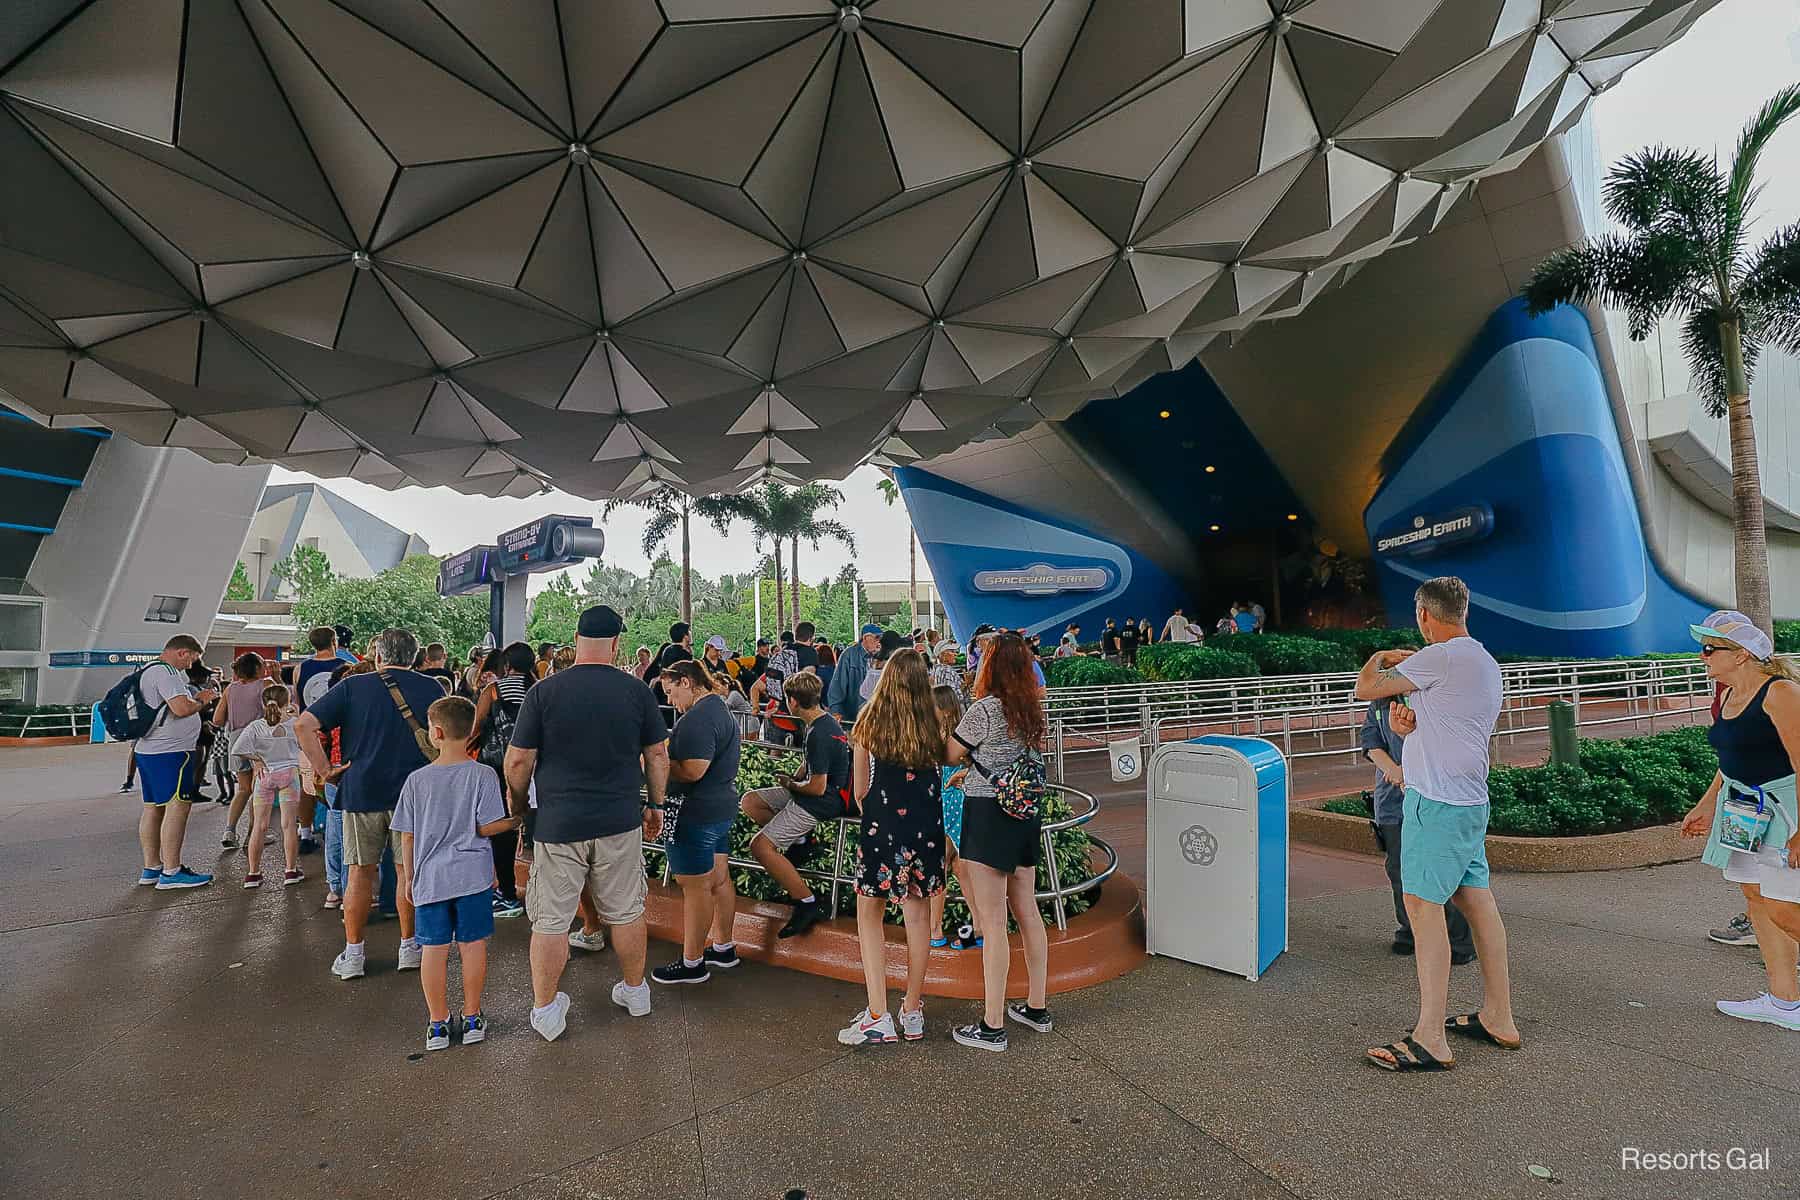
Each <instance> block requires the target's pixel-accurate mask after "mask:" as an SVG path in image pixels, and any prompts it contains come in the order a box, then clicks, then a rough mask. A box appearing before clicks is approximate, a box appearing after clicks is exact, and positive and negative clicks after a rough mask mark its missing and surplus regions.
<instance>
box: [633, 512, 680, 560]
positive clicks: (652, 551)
mask: <svg viewBox="0 0 1800 1200" xmlns="http://www.w3.org/2000/svg"><path fill="white" fill-rule="evenodd" d="M680 524H681V516H680V514H679V513H677V512H676V511H675V510H674V509H672V508H659V509H653V510H652V512H651V517H650V522H649V524H647V525H645V526H644V538H643V541H642V543H641V545H642V547H643V551H644V557H645V558H650V559H654V558H655V557H656V550H657V547H659V546H661V545H662V544H663V543H664V542H666V541H668V540H669V535H670V534H672V533H674V532H675V529H676V526H678V525H680Z"/></svg>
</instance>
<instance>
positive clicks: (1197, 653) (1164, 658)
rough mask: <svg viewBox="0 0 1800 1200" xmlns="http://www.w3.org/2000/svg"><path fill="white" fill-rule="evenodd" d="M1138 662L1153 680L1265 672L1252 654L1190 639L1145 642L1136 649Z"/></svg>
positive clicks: (1222, 677) (1139, 666) (1230, 676)
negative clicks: (1197, 642)
mask: <svg viewBox="0 0 1800 1200" xmlns="http://www.w3.org/2000/svg"><path fill="white" fill-rule="evenodd" d="M1221 640H1224V639H1221ZM1137 665H1138V670H1139V671H1141V672H1143V676H1144V678H1145V679H1148V680H1150V681H1151V682H1152V683H1174V682H1177V681H1179V680H1188V679H1241V678H1244V677H1245V676H1250V675H1260V674H1262V671H1261V669H1260V668H1259V667H1258V666H1257V665H1256V660H1255V659H1253V658H1251V657H1250V656H1249V655H1246V654H1240V653H1236V652H1234V651H1231V650H1224V649H1220V648H1218V647H1216V646H1197V645H1195V644H1193V643H1191V642H1158V643H1157V644H1156V645H1154V646H1144V647H1142V648H1141V649H1139V650H1138V652H1137Z"/></svg>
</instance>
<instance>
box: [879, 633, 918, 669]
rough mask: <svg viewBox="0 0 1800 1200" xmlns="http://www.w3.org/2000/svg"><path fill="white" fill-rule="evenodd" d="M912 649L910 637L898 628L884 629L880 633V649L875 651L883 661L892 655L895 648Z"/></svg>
mask: <svg viewBox="0 0 1800 1200" xmlns="http://www.w3.org/2000/svg"><path fill="white" fill-rule="evenodd" d="M910 649H912V639H911V638H909V637H907V636H906V635H905V634H904V633H901V632H900V631H899V630H898V629H884V630H883V631H882V633H881V649H880V650H879V651H878V652H877V654H878V656H879V657H880V658H881V660H882V661H883V662H886V661H887V660H888V659H889V658H891V657H892V656H893V653H894V651H896V650H910Z"/></svg>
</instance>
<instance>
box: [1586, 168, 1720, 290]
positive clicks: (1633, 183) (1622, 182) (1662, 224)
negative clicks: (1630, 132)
mask: <svg viewBox="0 0 1800 1200" xmlns="http://www.w3.org/2000/svg"><path fill="white" fill-rule="evenodd" d="M1602 194H1603V196H1604V204H1605V208H1606V212H1607V215H1608V216H1610V217H1612V219H1613V220H1614V221H1617V222H1618V223H1619V224H1620V225H1623V226H1624V227H1625V228H1626V229H1628V230H1630V231H1631V232H1633V233H1636V234H1640V235H1647V234H1652V233H1657V232H1665V233H1667V232H1673V233H1679V234H1681V235H1683V236H1685V237H1687V238H1690V239H1693V240H1695V241H1700V242H1704V243H1707V244H1709V245H1716V244H1717V242H1718V235H1719V230H1720V228H1721V226H1722V224H1723V219H1722V214H1723V213H1724V210H1725V181H1724V179H1723V178H1721V177H1720V175H1719V165H1718V164H1717V163H1716V162H1714V161H1713V160H1712V159H1710V158H1708V157H1707V156H1705V155H1704V154H1701V153H1699V152H1698V151H1694V150H1676V149H1673V148H1671V147H1668V146H1651V147H1649V148H1647V149H1644V150H1640V151H1638V152H1637V153H1636V154H1632V155H1627V156H1626V157H1625V158H1622V159H1620V160H1619V161H1618V163H1616V164H1615V165H1614V166H1613V168H1612V170H1610V171H1608V172H1607V175H1606V183H1605V186H1604V188H1603V193H1602ZM1712 261H1714V262H1717V261H1718V260H1717V258H1716V256H1714V257H1713V258H1712Z"/></svg>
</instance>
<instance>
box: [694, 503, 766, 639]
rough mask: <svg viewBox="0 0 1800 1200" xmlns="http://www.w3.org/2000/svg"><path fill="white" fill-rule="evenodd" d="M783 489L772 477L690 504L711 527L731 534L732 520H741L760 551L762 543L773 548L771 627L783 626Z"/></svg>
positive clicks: (724, 533)
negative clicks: (735, 492)
mask: <svg viewBox="0 0 1800 1200" xmlns="http://www.w3.org/2000/svg"><path fill="white" fill-rule="evenodd" d="M786 492H787V489H786V488H784V487H782V486H781V485H780V484H779V483H776V482H775V481H774V480H767V481H765V482H764V483H763V484H762V485H761V486H760V487H755V488H751V489H749V490H748V491H743V492H739V493H737V494H736V495H732V496H707V497H704V498H702V499H701V500H698V501H696V502H695V504H694V511H695V512H696V513H698V514H700V515H701V516H703V517H705V518H706V519H707V520H709V521H711V522H712V525H713V528H714V529H717V530H718V531H719V533H720V534H721V535H723V536H726V537H729V536H730V535H731V526H732V524H733V523H734V522H737V521H743V522H744V523H745V524H747V525H749V526H750V532H751V536H752V537H753V538H754V539H755V546H756V548H757V549H758V550H761V549H762V547H763V543H764V542H768V543H770V544H771V545H772V546H773V548H774V554H773V556H772V557H773V558H774V567H775V572H774V573H775V627H776V628H777V629H781V628H784V627H785V626H786V625H787V611H786V594H785V592H784V591H783V590H782V587H781V549H782V545H783V543H784V542H785V541H786V539H787V536H788V534H787V525H788V522H789V514H788V512H787V507H788V506H787V500H786ZM755 583H756V586H757V588H758V589H760V588H761V587H762V573H761V572H760V571H759V572H758V573H757V578H756V581H755Z"/></svg>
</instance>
